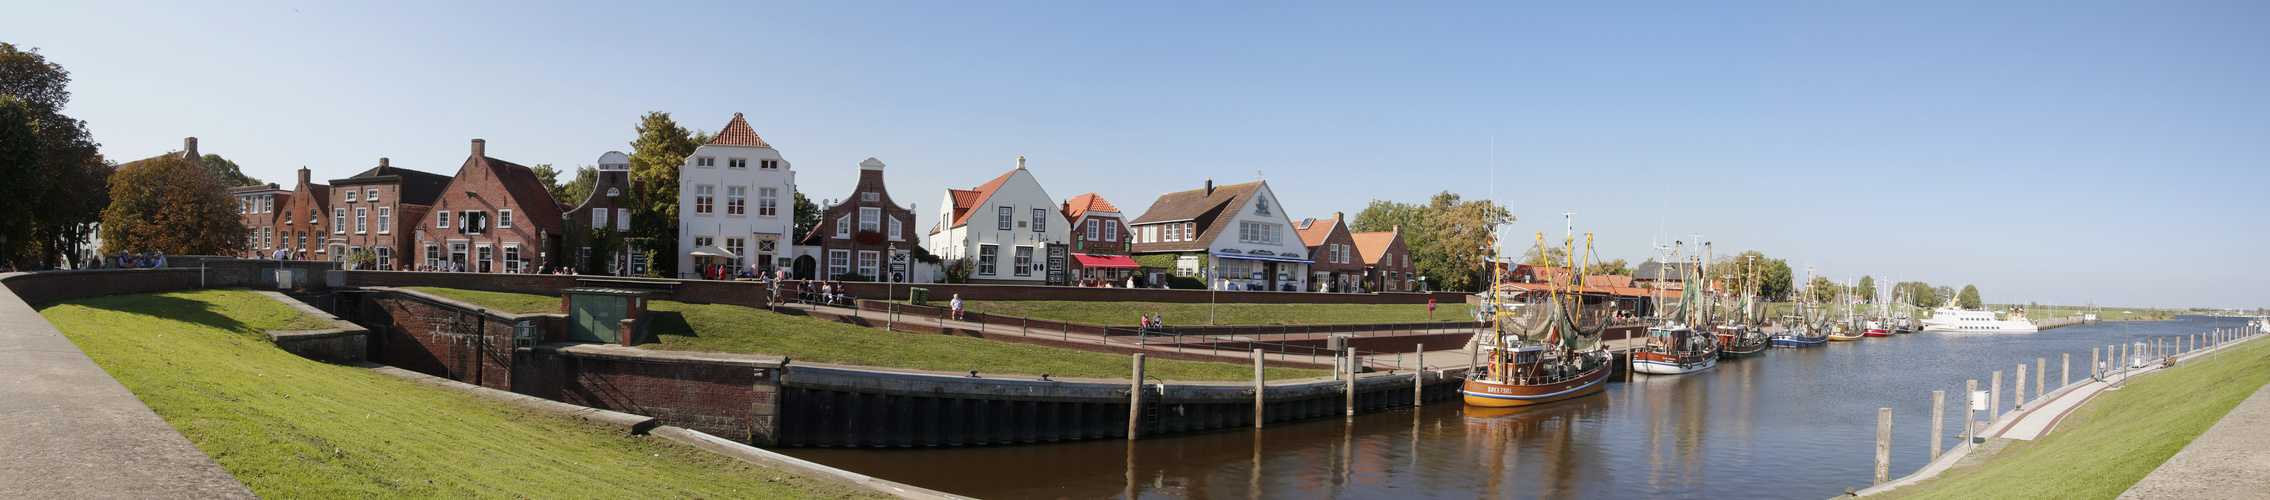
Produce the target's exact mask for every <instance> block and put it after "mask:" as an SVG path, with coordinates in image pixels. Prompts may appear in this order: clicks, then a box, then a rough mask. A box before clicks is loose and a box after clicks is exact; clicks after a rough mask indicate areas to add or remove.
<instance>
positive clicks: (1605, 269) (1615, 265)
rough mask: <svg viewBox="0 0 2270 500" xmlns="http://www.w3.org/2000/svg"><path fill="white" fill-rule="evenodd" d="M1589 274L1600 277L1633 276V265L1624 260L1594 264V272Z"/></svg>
mask: <svg viewBox="0 0 2270 500" xmlns="http://www.w3.org/2000/svg"><path fill="white" fill-rule="evenodd" d="M1589 273H1590V274H1593V275H1599V276H1631V275H1632V265H1631V264H1630V263H1628V262H1624V259H1616V260H1611V261H1607V262H1602V263H1599V264H1593V265H1592V270H1591V271H1589Z"/></svg>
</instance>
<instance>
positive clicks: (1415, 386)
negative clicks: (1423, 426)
mask: <svg viewBox="0 0 2270 500" xmlns="http://www.w3.org/2000/svg"><path fill="white" fill-rule="evenodd" d="M1411 355H1412V357H1413V358H1414V359H1415V360H1416V361H1413V362H1414V363H1417V364H1418V366H1417V367H1416V368H1417V369H1416V370H1413V371H1412V372H1411V407H1412V408H1418V407H1419V406H1420V405H1423V404H1426V402H1427V398H1426V393H1427V345H1426V344H1419V345H1418V346H1416V347H1413V348H1412V349H1411Z"/></svg>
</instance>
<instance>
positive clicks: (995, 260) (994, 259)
mask: <svg viewBox="0 0 2270 500" xmlns="http://www.w3.org/2000/svg"><path fill="white" fill-rule="evenodd" d="M1000 259H1001V247H998V246H994V245H978V246H977V274H979V275H982V276H992V275H993V274H994V271H995V266H996V265H997V264H999V262H1000Z"/></svg>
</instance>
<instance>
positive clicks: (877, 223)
mask: <svg viewBox="0 0 2270 500" xmlns="http://www.w3.org/2000/svg"><path fill="white" fill-rule="evenodd" d="M882 218H883V209H880V208H874V207H860V208H859V230H860V231H881V230H883V228H882V224H883V221H882Z"/></svg>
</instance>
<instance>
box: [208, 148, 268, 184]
mask: <svg viewBox="0 0 2270 500" xmlns="http://www.w3.org/2000/svg"><path fill="white" fill-rule="evenodd" d="M203 160H204V163H205V171H206V172H211V173H212V174H213V179H215V180H218V181H220V182H221V187H244V186H252V185H258V184H266V183H264V182H260V179H255V178H252V177H246V176H245V175H244V170H243V169H239V168H237V166H236V162H233V161H229V159H228V158H222V157H221V155H205V158H204V159H203Z"/></svg>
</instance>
